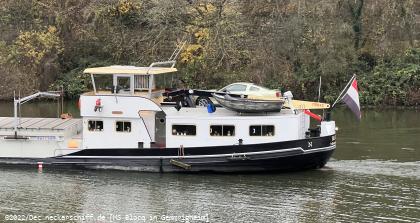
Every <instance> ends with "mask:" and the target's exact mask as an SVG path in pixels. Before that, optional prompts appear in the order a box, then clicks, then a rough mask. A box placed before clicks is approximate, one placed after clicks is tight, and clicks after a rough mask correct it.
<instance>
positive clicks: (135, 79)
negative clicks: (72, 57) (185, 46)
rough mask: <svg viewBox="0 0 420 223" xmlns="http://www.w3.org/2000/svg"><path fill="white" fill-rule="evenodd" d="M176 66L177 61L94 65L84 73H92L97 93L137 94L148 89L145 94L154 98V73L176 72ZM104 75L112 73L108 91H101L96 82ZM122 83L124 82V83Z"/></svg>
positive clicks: (94, 91) (94, 89)
mask: <svg viewBox="0 0 420 223" xmlns="http://www.w3.org/2000/svg"><path fill="white" fill-rule="evenodd" d="M174 66H175V61H163V62H155V63H152V64H150V66H148V67H136V66H121V65H113V66H107V67H93V68H87V69H85V70H84V71H83V73H85V74H90V75H91V79H92V86H93V93H94V94H95V95H98V94H106V93H108V94H109V93H111V94H125V95H136V92H142V91H143V92H145V91H147V92H148V94H147V95H143V96H147V97H149V98H152V93H153V90H155V88H156V84H155V80H154V75H163V74H168V73H173V72H176V71H177V69H176V68H174ZM103 75H111V77H112V86H107V87H108V88H109V89H108V91H100V89H99V87H98V85H97V83H96V82H97V81H96V80H97V79H98V77H99V76H103ZM121 83H124V85H123V84H121ZM109 85H111V83H109ZM109 90H110V91H109Z"/></svg>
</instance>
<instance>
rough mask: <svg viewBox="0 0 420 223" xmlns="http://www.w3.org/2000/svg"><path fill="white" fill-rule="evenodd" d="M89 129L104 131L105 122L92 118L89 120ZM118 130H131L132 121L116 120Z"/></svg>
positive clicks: (116, 129)
mask: <svg viewBox="0 0 420 223" xmlns="http://www.w3.org/2000/svg"><path fill="white" fill-rule="evenodd" d="M88 130H89V131H92V132H102V131H103V130H104V122H103V121H96V120H90V121H88ZM115 131H116V132H131V122H126V121H117V122H115Z"/></svg>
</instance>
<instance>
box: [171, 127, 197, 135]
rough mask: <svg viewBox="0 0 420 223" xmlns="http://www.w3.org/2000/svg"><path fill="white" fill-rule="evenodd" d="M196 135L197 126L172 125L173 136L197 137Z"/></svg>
mask: <svg viewBox="0 0 420 223" xmlns="http://www.w3.org/2000/svg"><path fill="white" fill-rule="evenodd" d="M196 134H197V132H196V126H195V125H172V135H177V136H195V135H196Z"/></svg>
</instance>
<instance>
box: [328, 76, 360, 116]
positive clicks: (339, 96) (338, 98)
mask: <svg viewBox="0 0 420 223" xmlns="http://www.w3.org/2000/svg"><path fill="white" fill-rule="evenodd" d="M354 78H356V74H353V77H351V79H350V81H349V82H348V83H347V85H346V86H345V87H344V89H343V90H342V91H341V93H340V95H338V97H337V99H336V100H335V102H334V104H333V105H332V106H331V109H332V108H334V106H335V104H337V102H338V101H340V100H341V98H343V97H342V96H343V93H344V92H345V91H346V90H347V88H348V87H349V86H350V84H351V82H352V81H353V80H354Z"/></svg>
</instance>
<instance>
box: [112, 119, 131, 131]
mask: <svg viewBox="0 0 420 223" xmlns="http://www.w3.org/2000/svg"><path fill="white" fill-rule="evenodd" d="M115 131H117V132H131V122H126V121H118V122H116V126H115Z"/></svg>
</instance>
